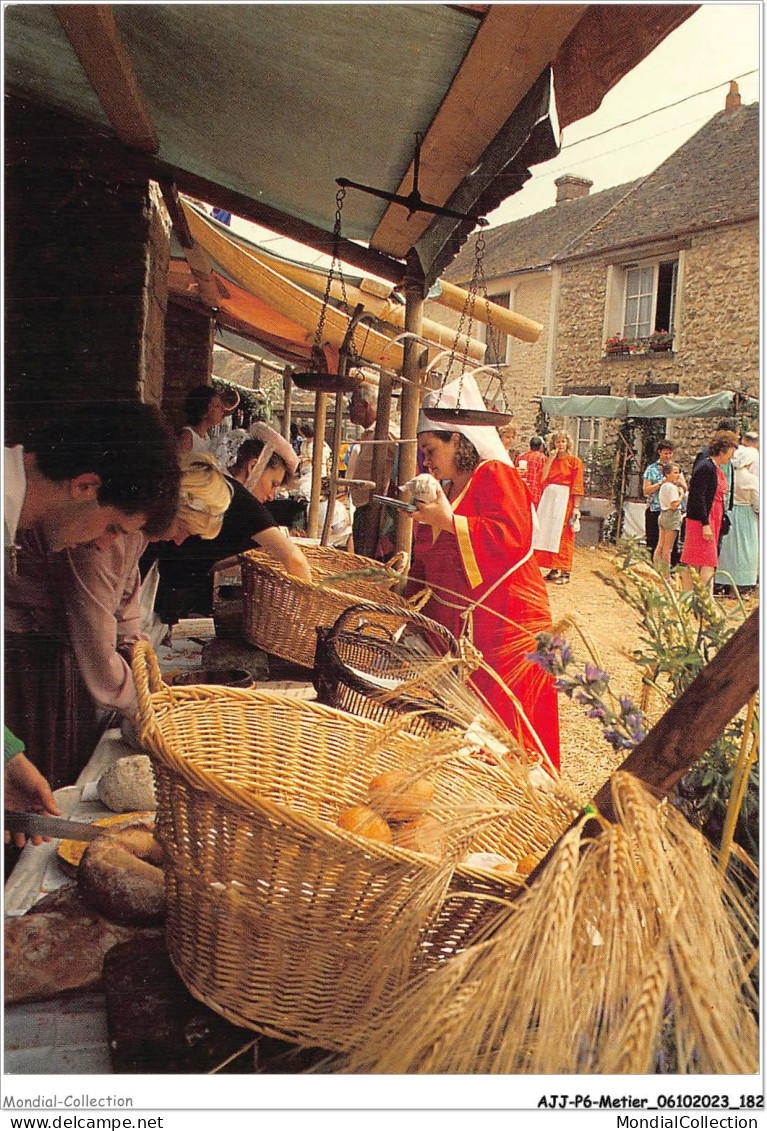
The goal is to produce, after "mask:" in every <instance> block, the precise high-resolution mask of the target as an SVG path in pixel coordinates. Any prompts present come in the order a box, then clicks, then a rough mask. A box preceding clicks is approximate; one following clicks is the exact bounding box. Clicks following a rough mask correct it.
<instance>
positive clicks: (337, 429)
mask: <svg viewBox="0 0 767 1131" xmlns="http://www.w3.org/2000/svg"><path fill="white" fill-rule="evenodd" d="M343 418H344V395H343V393H342V392H341V390H340V389H339V391H338V392H337V393H336V403H335V415H334V417H333V442H332V444H331V445H330V453H331V454H330V461H331V462H330V486H329V488H328V497H327V506H326V507H325V521H324V522H323V524H322V536H321V538H320V545H322V546H327V544H328V538H329V537H330V528H331V526H332V525H333V512H334V510H335V509H336V494H337V492H338V458H339V456H340V454H341V424H342V423H343Z"/></svg>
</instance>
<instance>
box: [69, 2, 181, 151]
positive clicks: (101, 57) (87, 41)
mask: <svg viewBox="0 0 767 1131" xmlns="http://www.w3.org/2000/svg"><path fill="white" fill-rule="evenodd" d="M53 10H54V12H55V13H56V16H57V17H58V19H59V23H60V24H61V26H62V27H63V29H64V31H65V32H66V35H67V38H68V40H69V42H70V43H71V44H72V48H73V49H74V52H75V54H76V55H77V58H78V59H79V60H80V65H81V66H82V68H83V70H84V71H85V74H86V75H87V77H88V81H89V82H90V84H91V86H92V87H93V89H94V90H95V92H96V95H97V97H98V100H99V102H100V103H101V107H102V109H103V111H104V113H105V114H106V116H107V118H108V119H109V122H110V124H111V126H112V128H113V129H114V131H115V133H116V134H117V136H118V137H119V139H120V141H121V142H122V143H123V144H124V145H129V146H131V147H133V148H135V149H141V150H143V151H144V152H145V153H157V152H158V151H159V148H160V139H159V137H158V135H157V130H156V129H155V127H154V123H153V122H152V118H151V115H150V113H149V110H148V109H147V106H146V101H145V99H144V94H143V92H142V90H141V84H140V83H139V80H138V78H137V76H136V72H135V71H134V69H133V63H132V62H131V59H130V56H129V54H128V52H127V50H126V48H125V45H124V43H123V41H122V38H121V36H120V32H119V30H118V27H117V24H116V23H115V18H114V15H113V13H112V8H111V6H110V5H109V4H54V5H53Z"/></svg>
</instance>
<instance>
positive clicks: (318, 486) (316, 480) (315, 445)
mask: <svg viewBox="0 0 767 1131" xmlns="http://www.w3.org/2000/svg"><path fill="white" fill-rule="evenodd" d="M327 415H328V394H327V393H317V395H316V396H315V399H314V440H313V441H312V494H311V498H310V499H309V512H308V514H307V516H306V533H307V535H308V536H309V538H316V537H317V528H318V526H319V519H320V494H321V493H322V445H323V444H324V442H325V420H326V418H327Z"/></svg>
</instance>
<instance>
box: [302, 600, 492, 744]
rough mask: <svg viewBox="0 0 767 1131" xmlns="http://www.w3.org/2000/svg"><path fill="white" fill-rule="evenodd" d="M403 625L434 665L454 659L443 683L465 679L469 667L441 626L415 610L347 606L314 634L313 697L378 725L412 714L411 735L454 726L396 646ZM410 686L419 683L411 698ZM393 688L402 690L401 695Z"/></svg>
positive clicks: (409, 654) (409, 655)
mask: <svg viewBox="0 0 767 1131" xmlns="http://www.w3.org/2000/svg"><path fill="white" fill-rule="evenodd" d="M403 626H404V627H405V629H406V630H408V632H409V633H410V634H411V635H416V634H417V635H418V637H419V638H420V639H421V640H423V642H424V644H425V645H427V647H428V648H429V649H430V651H431V655H432V657H433V659H434V660H435V661H436V660H437V659H438V658H439V657H452V658H453V659H454V661H455V662H454V664H452V665H451V666H450V667H449V669H447V670H446V671H445V672H444V676H445V682H447V680H448V678H449V677H450V676H451V677H452V678H453V679H456V678H457V679H461V680H463V679H465V677H466V675H467V674H468V672H469V671H470V670H471V666H470V665H469V664H468V663H467V662H466V661H465V660H464V658H463V656H462V653H461V648H460V646H459V644H458V641H457V640H456V639H455V637H454V636H453V634H452V633H451V632H449V631H448V630H447V629H446V628H444V627H443V626H442V625H441V624H437V622H436V621H433V620H430V619H429V618H428V617H425V616H422V615H421V614H420V613H417V612H415V611H410V610H407V611H406V610H398V609H390V608H388V607H387V606H385V605H352V606H350V608H348V609H345V610H344V612H342V613H341V615H340V617H339V618H338V620H337V621H336V622H335V624H334V625H332V626H331V627H329V628H327V627H321V628H318V629H317V651H316V654H315V662H314V686H315V688H316V690H317V698H318V700H319V702H320V703H326V704H327V705H328V706H329V707H339V708H340V709H341V710H343V711H350V712H351V713H352V714H353V715H359V716H360V717H361V718H366V719H374V720H375V721H376V722H379V723H389V722H391V721H392V720H393V719H395V718H397V717H398V716H399V715H401V714H403V713H413V712H416V713H417V715H416V717H415V718H414V719H413V720H412V721H411V723H410V728H409V729H410V732H411V733H412V734H424V735H432V734H434V732H435V731H437V732H439V731H444V730H448V729H450V728H451V727H454V726H455V725H456V724H455V721H454V720H453V719H451V717H450V708H449V703H448V702H447V699H446V697H445V696H444V695H442V694H440V688H439V687H436V688H435V687H425V686H423V682H422V677H423V667H420V668H419V667H416V666H415V662H414V655H413V651H412V650H411V649H404V648H401V647H400V646H399V642H398V641H399V637H400V635H401V632H402V629H403ZM414 681H418V682H419V684H420V686H419V689H418V693H417V694H414V693H412V692H409V691H408V690H407V687H406V685H407V684H408V683H411V682H414ZM397 685H401V686H402V687H403V689H402V691H398V690H397ZM479 709H480V704H479V702H478V703H477V710H478V711H479Z"/></svg>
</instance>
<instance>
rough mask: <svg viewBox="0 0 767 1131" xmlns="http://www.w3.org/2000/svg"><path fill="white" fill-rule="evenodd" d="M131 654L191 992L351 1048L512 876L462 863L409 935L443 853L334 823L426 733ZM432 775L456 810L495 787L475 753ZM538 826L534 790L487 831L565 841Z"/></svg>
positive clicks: (566, 814)
mask: <svg viewBox="0 0 767 1131" xmlns="http://www.w3.org/2000/svg"><path fill="white" fill-rule="evenodd" d="M133 670H134V675H135V678H136V686H137V691H138V700H139V711H140V719H141V737H142V741H143V744H144V745H145V747H146V748H147V749H148V751H149V752H150V754H151V756H152V763H153V768H154V772H155V778H156V784H157V798H158V814H157V826H156V828H157V835H158V837H159V840H160V842H161V843H162V846H163V850H164V854H165V879H166V892H167V904H168V913H167V942H168V950H169V953H170V956H171V959H172V961H173V964H174V966H175V968H176V969H177V971H178V973H179V975H180V976H181V978H182V980H183V981H184V983H185V984H186V985H187V987H188V988H189V990H190V991H191V992H192V993H193V994H194V995H195V996H196V997H197V998H199V999H200V1000H201V1001H203V1002H204V1003H205V1004H207V1005H209V1006H211V1007H212V1008H213V1009H215V1010H217V1011H218V1012H219V1013H221V1014H222V1015H223V1016H224V1017H226V1018H228V1019H229V1020H230V1021H233V1022H234V1023H235V1024H238V1025H245V1026H249V1027H251V1028H253V1029H256V1030H258V1031H260V1032H262V1033H266V1034H268V1035H272V1036H277V1037H282V1038H285V1039H288V1040H291V1041H296V1042H298V1043H303V1044H307V1045H318V1046H320V1047H325V1048H329V1049H339V1050H343V1049H348V1048H349V1047H351V1046H352V1045H353V1042H354V1031H355V1028H356V1027H357V1026H358V1025H360V1024H361V1023H362V1022H365V1021H369V1020H370V1019H371V1010H373V1011H374V1012H375V1011H377V1010H378V1009H380V1008H382V1007H383V1006H384V1005H385V1004H386V1003H387V1002H390V1001H391V1000H392V997H393V996H394V995H396V994H397V992H398V990H399V989H400V988H401V987H402V985H403V984H404V983H405V982H406V981H408V980H409V979H410V978H411V977H412V976H413V973H414V971H415V970H417V969H423V968H431V967H433V966H434V965H435V964H439V963H443V962H445V961H447V960H448V959H449V958H450V956H451V955H453V954H455V953H457V952H458V951H460V950H462V949H464V948H465V947H466V945H467V944H468V943H470V942H471V940H472V939H473V938H475V937H476V934H477V932H478V931H480V930H482V929H483V927H484V926H486V925H487V923H488V921H489V918H490V917H491V916H492V914H493V913H494V912H497V910H498V901H499V898H500V899H503V898H504V897H506V896H508V895H509V894H510V892H511V891H512V890H514V885H513V883H512V881H511V880H510V879H509V878H506V877H502V876H500V875H497V874H494V873H492V872H481V871H477V870H473V869H470V868H465V867H459V868H458V869H457V870H456V872H455V873H454V874H453V876H452V880H451V888H450V891H449V892H448V895H447V898H444V899H443V898H442V896H440V898H439V901H438V903H437V904H436V905H429V908H428V910H427V911H426V912H425V913H424V916H425V917H424V918H423V919H422V920H418V921H417V922H416V926H415V931H413V930H412V929H411V927H409V926H408V928H407V930H408V931H409V932H410V933H409V934H408V936H407V939H406V940H405V943H407V944H408V945H407V946H406V945H405V944H404V943H403V936H402V932H403V924H406V923H412V921H413V909H412V904H413V897H412V895H411V892H412V889H413V886H414V884H416V883H417V882H418V881H421V882H424V881H427V882H431V877H432V876H433V875H435V874H436V873H437V872H439V871H440V865H439V862H438V861H437V860H436V859H435V858H434V857H430V856H426V855H423V854H422V853H419V852H413V851H409V850H408V849H405V848H401V847H396V846H394V845H392V844H383V843H379V842H376V841H372V840H368V839H365V838H363V837H361V836H358V835H357V834H355V833H351V832H345V831H343V830H342V829H340V828H339V827H338V826H337V825H336V823H335V822H336V819H337V817H338V814H339V812H340V811H341V810H343V809H345V808H347V807H349V806H351V805H354V804H361V803H364V802H365V801H366V800H367V791H368V784H369V782H370V780H371V778H372V777H374V776H375V775H376V774H378V773H380V772H382V771H383V770H387V769H393V768H404V767H408V766H410V767H412V766H413V765H414V764H417V762H418V758H419V754H422V753H423V748H424V744H425V740H424V739H419V738H416V737H414V736H412V735H409V734H406V733H400V734H399V735H398V736H397V737H396V738H391V736H390V735H388V732H387V731H386V730H385V728H382V727H381V726H380V725H378V724H376V723H373V722H370V721H369V720H366V719H358V718H355V717H354V716H353V715H349V714H347V713H345V712H342V711H336V710H333V709H332V708H330V707H325V706H322V705H319V704H313V703H307V702H303V701H299V700H296V699H292V698H290V697H289V696H279V695H276V694H269V693H264V692H258V691H240V690H233V689H222V688H213V687H204V686H201V685H197V686H194V687H185V688H171V687H167V686H166V685H165V684H164V683H162V681H161V678H160V673H159V669H158V667H157V662H156V659H155V656H154V653H153V652H152V650H151V648H150V647H149V645H147V644H146V643H144V642H141V643H139V644H138V645H137V646H136V650H135V654H134V664H133ZM382 737H384V738H386V743H385V745H384V744H383V743H382ZM430 780H432V782H433V785H434V789H435V800H434V804H435V806H441V807H442V808H443V809H444V810H450V809H451V808H452V809H453V810H455V807H456V806H457V805H460V804H461V803H462V802H463V801H465V799H466V798H472V799H476V798H485V800H486V802H487V803H488V804H493V803H494V802H495V800H496V799H497V797H498V791H497V790H496V789H495V788H494V781H493V777H492V768H491V767H489V766H488V765H486V764H485V763H484V762H482V761H481V760H480V759H478V758H472V757H470V756H466V755H463V756H461V757H459V758H458V759H457V760H456V761H451V762H449V763H448V762H444V763H442V764H440V766H439V769H438V770H437V771H436V772H435V774H434V776H433V777H432V778H431V779H430ZM511 800H514V799H511ZM516 800H517V801H518V800H519V799H518V798H516ZM552 804H554V801H553V800H552ZM555 808H556V818H557V821H558V822H560V823H561V828H562V829H564V827H565V826H566V825H567V823H568V822H569V820H570V819H571V818H572V816H573V814H574V812H575V808H574V807H573V806H572V805H569V804H567V803H565V802H563V801H562V799H561V798H559V797H558V799H557V801H556V805H555ZM541 828H542V824H541V821H540V818H539V816H537V815H536V814H535V813H534V812H533V811H532V810H529V809H527V808H526V807H525V806H524V805H520V806H519V809H518V811H514V813H513V814H512V817H511V819H510V820H509V821H504V822H503V824H502V827H498V826H496V825H494V826H493V827H492V831H491V832H490V833H485V834H483V836H482V837H480V838H478V839H477V841H476V842H475V844H474V845H473V846H472V847H474V848H476V849H477V850H479V851H482V850H485V851H493V850H495V851H498V852H500V853H504V852H505V853H506V855H508V854H509V852H510V851H514V852H515V853H518V852H519V851H520V849H521V848H522V847H524V849H525V850H526V851H527V852H529V853H533V854H535V855H536V856H537V857H538V858H540V857H541V856H542V855H543V854H544V853H545V851H546V850H547V849H548V847H549V846H550V842H551V840H552V837H551V833H550V831H549V832H548V833H547V835H546V837H545V838H543V837H542V834H541ZM441 874H442V875H443V876H444V875H445V873H444V871H442V872H441ZM451 892H454V893H455V894H454V895H451V894H450V893H451ZM459 892H460V895H459V894H458V893H459ZM488 897H490V898H488ZM382 970H383V973H382Z"/></svg>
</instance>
